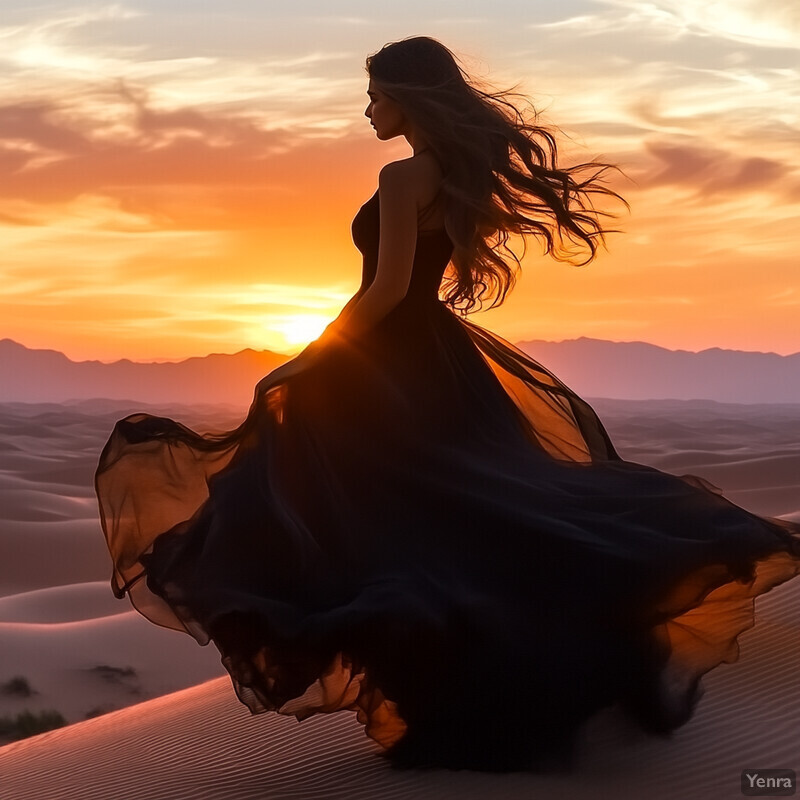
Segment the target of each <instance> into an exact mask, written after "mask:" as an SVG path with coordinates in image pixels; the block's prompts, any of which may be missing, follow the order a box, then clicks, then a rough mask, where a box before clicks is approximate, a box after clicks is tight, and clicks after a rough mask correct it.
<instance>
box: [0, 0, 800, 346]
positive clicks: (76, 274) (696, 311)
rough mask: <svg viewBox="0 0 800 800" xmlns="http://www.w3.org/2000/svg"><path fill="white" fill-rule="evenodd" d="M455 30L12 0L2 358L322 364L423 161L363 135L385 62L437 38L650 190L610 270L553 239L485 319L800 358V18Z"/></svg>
mask: <svg viewBox="0 0 800 800" xmlns="http://www.w3.org/2000/svg"><path fill="white" fill-rule="evenodd" d="M448 8H449V6H448ZM449 13H450V16H448V15H447V14H446V13H442V11H441V9H438V10H437V8H436V7H435V6H431V5H430V4H422V3H418V2H416V1H415V2H410V3H407V4H404V6H403V7H402V8H401V7H397V8H386V9H383V8H382V9H381V10H380V16H379V17H376V16H375V9H374V8H373V7H371V6H370V7H368V6H367V5H366V4H365V3H364V2H362V1H361V0H348V2H345V3H343V4H337V5H336V7H335V9H334V7H333V6H330V5H328V4H324V3H322V2H321V0H320V2H318V3H310V4H304V6H303V9H302V10H301V9H299V8H298V10H292V8H291V7H286V8H283V9H282V10H280V11H276V9H275V8H274V7H273V6H272V4H270V6H269V7H266V6H263V5H260V4H257V3H253V2H244V1H243V0H238V1H237V2H233V3H230V4H227V5H226V6H225V7H224V8H223V7H215V8H214V9H213V10H212V7H211V6H209V5H207V4H204V3H200V4H194V5H192V6H186V5H185V4H182V5H181V6H178V5H177V4H175V3H172V2H170V0H167V2H165V3H160V4H156V3H155V2H154V0H149V2H139V3H133V4H129V3H122V4H117V3H115V4H108V5H102V4H95V5H92V6H89V7H80V6H73V5H68V4H63V3H61V4H59V3H56V4H53V5H50V6H48V7H42V6H35V5H34V6H29V5H26V4H23V3H21V2H17V3H10V4H9V3H6V4H4V14H3V21H2V23H0V45H2V46H0V234H1V235H2V236H3V242H4V249H3V256H2V258H1V259H0V278H2V282H3V287H4V290H3V293H2V297H1V298H0V338H1V337H9V338H12V339H15V340H17V341H19V342H21V343H23V344H25V345H27V346H29V347H43V348H54V349H60V350H63V351H64V352H65V353H67V355H69V356H70V357H71V358H74V359H86V358H94V359H100V360H104V361H110V360H114V359H117V358H121V357H128V358H132V359H138V360H159V359H174V358H182V357H187V356H191V355H204V354H206V353H209V352H235V351H238V350H240V349H242V348H244V347H251V348H254V349H275V350H278V351H282V352H292V351H296V350H298V349H300V347H302V346H303V345H304V344H305V343H306V342H307V341H309V340H310V339H312V338H314V337H315V336H316V335H318V334H319V333H320V332H321V331H322V329H324V326H325V325H326V324H327V322H329V321H330V320H331V319H333V318H334V317H335V316H336V314H337V313H338V311H339V310H340V309H341V307H342V305H344V303H345V302H346V301H347V299H348V298H349V297H350V296H351V295H352V293H353V292H354V291H355V290H356V288H357V287H358V285H359V282H360V270H361V257H360V254H359V252H358V251H357V250H356V248H355V246H354V245H353V243H352V240H351V238H350V222H351V220H352V218H353V216H354V215H355V213H356V212H357V210H358V208H359V206H360V205H361V204H362V203H364V202H365V201H366V200H367V198H368V197H369V196H370V195H371V194H372V192H373V191H374V190H375V187H376V185H377V174H378V170H379V169H380V167H381V165H383V164H384V163H386V162H388V161H391V160H393V159H397V158H402V157H405V156H407V155H408V154H409V152H410V151H409V148H408V146H407V145H406V144H405V143H404V142H402V141H400V140H393V141H392V142H389V143H381V142H378V141H377V140H376V139H375V138H374V135H373V133H372V131H371V129H370V128H369V125H368V123H367V121H366V119H365V118H364V116H363V111H364V107H365V105H366V94H365V90H366V83H367V81H366V75H365V72H364V58H365V56H366V55H367V54H368V53H371V52H374V51H375V50H377V49H379V48H380V46H381V45H382V44H384V43H385V42H387V41H392V40H395V39H400V38H403V37H405V36H410V35H415V34H420V33H425V34H428V35H431V36H434V37H436V38H439V39H440V40H441V41H443V42H444V43H445V44H447V45H448V46H449V47H451V48H452V49H453V50H454V51H456V52H457V53H460V54H463V56H464V58H463V60H464V64H465V67H466V68H467V69H468V70H470V71H471V72H472V73H473V74H475V75H476V76H477V77H478V78H481V79H485V80H489V81H490V82H492V83H493V84H494V85H496V86H498V87H504V88H510V87H512V86H514V85H518V88H519V90H520V91H523V92H525V93H527V94H528V95H529V96H531V98H532V99H533V101H534V103H535V105H536V107H537V108H538V109H540V110H541V111H542V113H543V121H544V122H546V123H549V124H555V125H558V126H559V127H560V128H561V129H562V131H563V136H562V141H563V147H564V152H565V155H566V157H567V160H576V159H581V160H589V159H591V158H595V157H600V158H602V159H604V160H608V161H611V162H614V163H617V164H619V165H620V167H621V168H622V169H623V170H624V172H625V174H626V176H627V177H626V178H619V179H618V180H617V183H616V184H615V188H617V189H618V190H620V191H621V192H622V193H623V194H624V195H625V197H626V198H627V199H628V201H629V202H630V204H631V209H632V210H631V213H630V214H627V213H625V214H623V215H622V216H620V218H619V219H618V220H617V221H616V223H615V226H616V227H618V228H619V229H620V230H621V231H622V233H621V234H612V235H610V236H609V238H608V251H607V252H606V251H601V252H600V255H599V257H598V259H597V260H596V261H595V262H594V263H593V264H591V265H589V266H588V267H583V268H575V267H570V266H566V265H564V264H558V263H556V262H551V261H549V260H544V259H542V258H541V257H540V255H539V253H540V250H539V248H538V247H537V246H536V243H535V242H531V243H530V247H529V249H528V255H527V256H526V258H525V260H524V264H523V274H522V277H521V278H520V280H519V283H518V285H517V288H516V290H515V291H514V293H513V294H512V295H511V296H510V298H509V299H508V301H507V302H506V304H505V305H504V306H503V307H501V308H500V309H497V310H494V311H491V312H488V313H485V314H483V313H481V314H477V315H475V316H474V317H473V319H474V321H475V322H477V323H478V324H483V325H486V326H488V327H490V328H492V329H493V330H496V331H497V332H498V333H500V334H501V335H503V336H505V337H506V338H508V339H510V340H512V341H517V340H521V339H551V340H559V339H564V338H575V337H578V336H591V337H596V338H605V339H612V340H644V341H649V342H653V343H655V344H660V345H663V346H666V347H672V348H685V349H691V350H697V349H702V348H705V347H713V346H719V347H731V348H739V349H746V350H773V351H776V352H780V353H790V352H795V351H800V326H798V324H797V319H798V312H799V311H800V281H798V267H797V255H796V251H797V244H798V241H797V240H798V234H797V230H798V215H799V214H800V149H798V147H797V142H798V127H800V103H798V96H799V95H800V91H799V89H800V70H798V67H797V62H798V54H799V52H800V15H798V12H797V7H796V4H795V3H794V0H767V2H762V3H759V4H756V3H754V2H751V0H732V1H729V2H725V3H721V2H710V3H706V4H698V3H696V2H689V0H654V1H653V2H650V3H646V4H642V3H640V2H637V1H636V0H575V2H570V3H568V4H566V5H565V4H563V3H557V2H555V0H552V1H551V2H547V3H518V2H516V1H515V0H500V2H499V3H498V4H496V5H495V7H494V8H493V11H492V14H491V15H488V16H486V17H481V16H479V15H477V12H475V13H472V12H468V10H467V9H466V8H464V9H463V11H462V12H452V11H451V12H449ZM610 210H615V211H618V210H619V208H618V207H617V208H614V209H610Z"/></svg>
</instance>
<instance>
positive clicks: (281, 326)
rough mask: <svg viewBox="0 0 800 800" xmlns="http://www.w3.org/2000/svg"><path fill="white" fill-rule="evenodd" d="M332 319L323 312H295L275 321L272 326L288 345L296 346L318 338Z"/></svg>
mask: <svg viewBox="0 0 800 800" xmlns="http://www.w3.org/2000/svg"><path fill="white" fill-rule="evenodd" d="M330 321H331V320H330V317H326V316H323V315H322V314H293V315H292V316H288V317H285V318H284V319H283V320H281V321H280V322H278V323H274V324H273V326H272V327H274V329H275V330H276V331H277V332H278V333H279V334H280V335H281V336H282V337H283V340H284V341H285V342H286V345H287V346H288V347H296V346H297V345H306V344H308V343H309V342H311V341H313V340H314V339H316V338H318V337H319V336H320V335H321V334H322V332H323V331H324V330H325V326H326V325H327V324H328V323H329V322H330Z"/></svg>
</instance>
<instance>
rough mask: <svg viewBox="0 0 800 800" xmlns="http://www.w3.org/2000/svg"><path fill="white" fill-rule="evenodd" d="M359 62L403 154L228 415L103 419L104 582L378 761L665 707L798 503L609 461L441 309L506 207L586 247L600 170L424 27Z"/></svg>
mask: <svg viewBox="0 0 800 800" xmlns="http://www.w3.org/2000/svg"><path fill="white" fill-rule="evenodd" d="M367 68H368V72H369V76H370V82H369V87H368V94H369V105H368V106H367V109H366V116H367V117H368V118H369V119H370V122H371V123H372V126H373V127H374V128H375V133H376V136H377V137H378V138H379V139H381V140H389V139H393V138H395V137H397V136H404V137H405V138H406V139H407V140H408V143H409V144H410V145H411V147H412V149H413V155H412V156H410V157H409V158H405V159H401V160H399V161H396V162H394V163H391V164H387V165H386V166H385V167H384V168H383V169H382V170H381V172H380V176H379V181H378V184H379V185H378V190H377V191H376V192H375V194H374V195H373V196H372V197H371V198H370V199H369V200H368V201H367V202H366V203H365V204H364V205H363V206H362V207H361V209H360V210H359V211H358V213H357V214H356V216H355V219H354V220H353V226H352V233H353V238H354V241H355V244H356V245H357V247H358V248H359V249H360V251H361V253H362V255H363V268H362V269H363V272H362V277H363V279H362V284H361V287H360V288H359V290H358V292H357V293H356V294H355V295H354V297H353V298H352V299H351V300H350V302H348V304H347V305H346V306H345V308H344V310H343V311H342V313H341V314H340V316H339V317H338V318H337V319H336V320H335V321H334V322H333V323H332V324H331V325H330V326H329V327H328V329H327V330H326V332H325V333H324V334H323V336H321V337H320V339H318V340H317V341H316V342H313V343H312V344H311V345H309V347H308V348H306V350H305V351H304V352H303V353H301V354H300V355H299V356H298V357H297V358H295V359H293V360H292V361H290V362H289V363H288V364H286V365H284V366H282V367H279V368H278V369H276V370H274V371H273V372H271V373H270V374H269V375H267V376H266V377H265V378H264V379H263V380H262V381H261V382H260V384H259V385H258V387H257V389H256V393H255V398H254V401H253V405H252V406H251V409H250V411H249V413H248V415H247V417H246V419H245V420H244V422H243V423H242V424H241V425H240V426H239V427H238V428H237V429H236V430H234V431H231V432H229V433H226V434H224V435H219V436H210V435H207V436H200V435H198V434H196V433H194V432H192V431H190V430H189V429H187V428H185V427H184V426H182V425H180V424H178V423H176V422H173V421H172V420H169V419H163V418H157V417H152V416H148V415H145V414H137V415H134V416H131V417H128V418H127V419H124V420H121V421H120V422H119V423H117V426H116V427H115V430H114V432H113V434H112V436H111V438H110V440H109V442H108V444H107V445H106V448H105V449H104V451H103V454H102V456H101V459H100V465H99V467H98V472H97V493H98V497H99V500H100V508H101V516H102V521H103V527H104V530H105V533H106V536H107V539H108V543H109V548H110V551H111V554H112V557H113V560H114V565H115V570H114V577H113V587H114V591H115V593H116V594H117V596H119V597H123V596H124V595H125V594H126V593H127V594H128V595H129V596H130V599H131V601H132V602H133V603H134V605H135V606H136V608H138V610H139V611H141V612H142V613H143V614H145V615H146V616H147V617H148V618H149V619H151V620H152V621H154V622H156V623H159V624H161V625H165V626H169V627H173V628H176V629H178V630H184V631H187V632H189V633H190V634H192V635H193V636H194V637H195V638H196V639H197V640H198V641H199V642H200V643H201V644H205V643H207V642H208V641H213V642H214V643H215V645H216V646H217V647H218V648H219V650H220V652H221V654H222V661H223V663H224V665H225V667H226V668H227V669H228V671H229V673H230V675H231V678H232V681H233V686H234V688H235V690H236V692H237V693H238V696H239V698H240V699H241V700H242V702H244V703H245V704H246V705H247V706H248V707H249V708H250V710H251V711H252V712H253V713H258V712H264V711H270V710H274V711H278V712H279V713H282V714H293V715H295V716H296V717H297V718H298V719H299V720H302V719H305V718H306V717H308V716H310V715H312V714H315V713H319V712H334V711H339V710H343V709H350V710H355V711H356V712H357V714H358V719H359V720H360V721H361V722H362V723H363V724H364V725H365V729H366V733H367V735H368V736H370V737H372V738H373V739H374V740H376V741H377V742H379V743H380V744H381V745H382V746H383V748H384V751H383V752H384V754H385V755H386V756H387V757H388V758H389V759H390V762H391V763H392V764H393V765H395V766H422V765H434V766H443V767H450V768H470V769H481V770H510V769H540V770H545V769H553V768H564V767H567V768H568V767H569V766H570V764H571V763H572V762H571V757H572V753H573V746H574V742H575V737H576V733H577V731H578V730H579V728H580V726H581V724H582V723H583V722H584V721H585V720H586V719H588V718H589V717H590V716H591V715H592V714H594V713H595V712H596V711H598V710H599V709H601V708H604V707H606V706H609V705H612V704H618V705H619V706H620V707H621V708H623V709H625V710H626V711H627V712H628V713H629V714H630V715H631V716H632V717H633V718H634V719H635V720H637V721H638V723H639V724H640V725H641V727H642V728H643V729H644V730H646V731H648V732H651V733H656V734H663V735H666V734H668V733H669V732H670V731H672V730H674V729H675V728H677V727H678V726H680V725H682V724H683V723H685V722H686V721H687V720H688V719H689V717H690V716H691V714H692V711H693V709H694V707H695V705H696V702H697V700H698V698H699V696H700V678H701V676H702V675H703V674H704V673H705V672H707V671H708V670H710V669H711V668H713V667H714V666H716V665H718V664H719V663H721V662H722V661H732V660H735V659H736V654H737V642H736V639H737V636H738V635H739V634H740V633H741V632H742V631H743V630H745V629H747V628H748V627H750V626H751V625H752V624H753V598H755V597H756V596H757V595H759V594H762V593H763V592H766V591H768V590H769V589H770V588H772V587H773V586H775V585H777V584H779V583H781V582H782V581H785V580H787V579H788V578H790V577H791V576H793V575H796V574H797V573H798V571H800V527H798V526H797V525H793V524H790V523H788V522H785V521H781V520H770V519H763V518H760V517H757V516H755V515H753V514H750V513H748V512H746V511H744V510H742V509H740V508H738V507H736V506H734V505H733V504H731V503H729V502H728V501H726V500H725V499H724V498H723V497H721V496H719V495H718V494H716V493H715V492H714V491H712V490H711V489H710V487H708V485H707V484H704V483H703V482H702V481H701V480H700V479H695V478H688V477H687V478H677V477H674V476H671V475H667V474H664V473H661V472H658V471H656V470H654V469H651V468H648V467H644V466H641V465H637V464H632V463H628V462H625V461H623V460H621V459H620V458H619V457H618V455H617V454H616V453H615V451H614V448H613V446H612V444H611V442H610V440H609V438H608V436H607V434H606V432H605V430H604V429H603V426H602V424H601V423H600V421H599V420H598V419H597V417H596V415H595V414H594V412H593V411H592V409H591V408H590V407H589V406H588V405H587V404H586V403H585V402H583V401H582V400H581V399H580V398H579V397H577V396H576V395H575V394H574V393H573V392H571V391H570V390H569V389H568V388H567V387H565V386H564V385H563V384H562V383H561V382H560V381H559V380H558V379H557V378H555V377H554V376H553V375H551V374H550V373H549V372H548V371H547V370H545V369H544V368H543V367H541V366H540V365H538V364H537V363H536V362H534V361H533V360H532V359H530V358H529V357H527V356H526V355H525V354H523V353H521V352H520V351H519V350H517V349H515V348H514V347H512V346H511V345H509V344H508V343H507V342H505V341H503V340H502V339H501V338H499V337H497V336H495V335H494V334H492V333H490V332H489V331H487V330H485V329H483V328H481V327H479V326H477V325H474V324H472V323H471V322H469V321H467V320H466V319H464V318H463V313H462V314H456V313H454V312H455V311H456V310H458V311H460V312H467V311H469V310H470V309H472V308H474V307H476V306H478V305H480V304H481V303H482V302H483V301H485V300H491V301H492V304H493V305H496V304H498V303H499V302H502V300H503V298H504V297H505V295H506V293H507V292H508V290H509V289H510V288H511V286H512V285H513V279H514V274H515V273H514V270H513V269H512V268H511V267H510V266H509V263H508V262H509V261H513V260H514V258H515V256H514V254H513V253H512V252H511V251H510V250H508V249H507V248H506V247H505V243H506V241H507V239H508V236H509V234H511V233H514V234H520V235H522V236H523V237H524V236H527V235H533V236H534V237H536V238H538V239H539V240H540V241H542V242H543V244H544V249H545V251H546V252H547V253H550V254H551V255H553V256H555V257H557V258H563V259H569V258H572V259H575V258H576V257H577V251H576V247H582V248H583V249H584V252H585V254H586V257H585V260H591V258H592V257H593V256H594V253H595V249H596V245H597V243H598V241H600V240H601V239H602V235H603V232H604V231H603V228H602V227H601V225H600V222H599V219H600V217H601V214H600V212H596V211H594V209H593V207H592V204H591V196H592V195H593V194H598V193H599V194H614V193H613V192H611V191H610V190H608V189H606V188H604V186H603V183H602V175H603V172H604V171H605V169H607V168H606V167H604V166H603V165H600V164H584V165H579V166H577V167H573V168H570V169H565V168H563V167H561V166H560V165H559V164H558V163H557V151H556V146H555V141H554V139H553V137H552V136H551V135H550V134H549V133H548V132H547V131H545V130H544V129H542V128H540V127H537V126H536V125H534V124H532V123H529V122H527V121H526V120H525V118H524V116H523V115H522V114H521V113H520V112H519V111H518V110H517V109H516V108H515V106H514V105H513V104H512V103H511V101H510V99H509V98H510V97H511V95H510V94H508V93H506V94H501V93H495V94H490V93H488V92H484V91H482V90H481V89H479V88H478V87H477V86H475V85H474V83H473V82H472V81H470V80H469V79H468V78H467V77H466V76H465V74H464V73H463V72H462V70H461V69H460V67H459V66H458V64H457V62H456V61H455V59H454V57H453V55H452V54H451V53H450V51H449V50H447V49H446V48H445V47H444V46H443V45H441V44H440V43H438V42H437V41H435V40H433V39H430V38H427V37H415V38H411V39H406V40H403V41H400V42H396V43H393V44H389V45H387V46H385V47H384V48H382V49H381V50H380V51H379V52H378V53H376V54H375V55H373V56H371V57H370V58H368V60H367ZM582 176H584V177H582Z"/></svg>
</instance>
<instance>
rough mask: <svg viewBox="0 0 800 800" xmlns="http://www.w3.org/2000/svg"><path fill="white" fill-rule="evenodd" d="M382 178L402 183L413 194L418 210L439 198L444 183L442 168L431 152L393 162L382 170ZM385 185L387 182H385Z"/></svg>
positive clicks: (427, 151)
mask: <svg viewBox="0 0 800 800" xmlns="http://www.w3.org/2000/svg"><path fill="white" fill-rule="evenodd" d="M381 177H382V178H384V179H385V178H387V177H388V178H389V181H391V182H395V185H397V183H402V184H403V186H404V188H405V189H406V190H407V191H410V192H411V194H413V196H414V198H415V200H416V204H417V208H418V209H420V210H421V209H423V208H425V207H426V206H428V205H429V204H430V203H431V202H432V201H433V199H434V198H435V197H436V196H437V194H438V192H439V188H440V186H441V183H442V177H443V173H442V168H441V166H440V165H439V162H438V161H437V159H436V157H435V156H434V155H433V153H431V152H430V151H429V150H426V151H424V152H422V153H419V154H417V155H415V156H410V157H408V158H401V159H399V160H397V161H391V162H389V163H388V164H385V165H384V166H383V167H382V168H381ZM384 183H385V181H384Z"/></svg>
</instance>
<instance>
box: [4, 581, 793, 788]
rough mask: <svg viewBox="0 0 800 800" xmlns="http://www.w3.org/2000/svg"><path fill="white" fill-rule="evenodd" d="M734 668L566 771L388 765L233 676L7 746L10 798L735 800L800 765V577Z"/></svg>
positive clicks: (351, 735) (351, 726) (765, 600)
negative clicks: (745, 776) (683, 718)
mask: <svg viewBox="0 0 800 800" xmlns="http://www.w3.org/2000/svg"><path fill="white" fill-rule="evenodd" d="M758 612H759V621H758V624H757V625H756V627H755V628H754V629H752V630H750V631H747V632H745V633H744V634H742V636H741V637H740V642H741V656H740V660H739V661H738V662H737V663H736V664H732V665H722V666H721V667H720V668H718V669H717V670H714V671H713V672H712V673H710V674H709V675H707V676H706V678H705V686H706V694H705V695H704V697H703V698H702V699H701V701H700V704H699V706H698V709H697V712H696V713H695V716H694V717H693V718H692V719H691V720H690V721H689V722H688V723H687V724H686V725H685V726H684V727H683V728H681V729H679V730H678V731H677V732H676V733H675V734H674V735H673V736H672V738H670V739H661V738H655V737H649V736H646V735H644V734H641V733H639V732H638V731H637V730H634V729H633V728H632V727H631V726H629V725H628V724H627V723H626V722H625V721H624V720H623V719H622V718H621V717H620V715H619V714H618V713H617V712H616V711H615V710H614V709H609V710H607V711H604V712H602V713H601V714H598V715H597V716H596V717H594V718H593V719H591V720H590V721H589V722H588V723H587V725H586V727H585V729H584V732H583V737H582V741H581V751H580V752H581V757H580V760H579V763H578V769H577V771H576V772H575V774H573V775H571V776H549V777H544V776H536V775H532V774H526V773H521V772H517V773H510V774H507V775H490V774H483V773H476V772H471V771H447V770H411V771H396V770H392V769H391V768H390V767H388V765H387V764H386V762H385V761H384V760H382V759H381V758H380V757H379V756H378V753H379V752H380V749H379V748H378V746H377V745H375V743H374V742H372V741H371V740H369V739H367V738H366V737H365V736H364V734H363V729H362V727H361V726H360V725H359V724H358V723H357V721H356V719H355V716H354V715H353V714H352V713H351V712H339V713H337V714H333V715H318V716H316V717H312V718H310V719H308V720H305V721H304V722H302V723H298V722H296V721H295V720H294V719H293V718H290V717H281V716H278V715H276V714H266V715H262V716H259V717H251V716H249V714H248V713H247V711H246V710H245V709H244V707H243V706H241V705H239V704H238V702H237V701H236V700H234V698H233V695H232V692H231V689H230V686H229V684H228V681H227V680H226V679H220V680H215V681H212V682H209V683H205V684H202V685H200V686H197V687H194V688H192V689H188V690H185V691H182V692H179V693H177V694H173V695H170V696H167V697H162V698H159V699H157V700H153V701H150V702H147V703H143V704H140V705H136V706H133V707H131V708H128V709H124V710H122V711H118V712H116V713H113V714H108V715H106V716H103V717H99V718H97V719H92V720H88V721H86V722H83V723H79V724H77V725H72V726H70V727H68V728H65V729H62V730H60V731H53V732H51V733H47V734H43V735H41V736H38V737H35V738H33V739H28V740H26V741H23V742H19V743H16V744H12V745H7V746H6V747H4V748H0V774H2V776H3V798H4V800H72V799H73V798H74V799H75V800H112V799H114V800H115V799H116V798H122V797H124V798H126V800H139V799H140V798H141V800H145V798H146V800H183V799H184V798H185V800H190V799H191V800H197V799H198V798H202V799H203V800H262V799H263V798H270V800H277V799H278V798H303V800H314V798H348V799H349V800H360V799H361V798H363V799H364V800H368V799H369V800H372V798H376V797H381V798H454V799H455V798H459V800H463V799H464V798H500V797H502V798H504V799H505V798H509V799H513V798H520V799H521V798H526V800H527V799H528V798H532V797H546V798H552V799H553V800H582V799H583V798H586V799H587V800H589V798H591V800H596V799H597V798H604V797H605V798H611V797H614V798H636V800H639V798H643V797H647V798H648V800H661V798H664V800H674V798H676V797H677V798H687V800H689V799H692V800H693V799H694V798H698V800H699V798H703V800H732V798H735V797H740V796H741V792H740V774H741V771H742V770H744V769H748V770H751V769H765V768H788V769H795V770H798V769H800V748H799V747H798V742H800V738H799V733H798V728H797V719H798V718H800V670H798V669H797V665H798V664H799V663H800V581H792V582H790V583H788V584H784V585H782V586H780V587H778V588H777V589H774V590H773V591H772V592H771V593H769V594H767V595H766V596H764V597H762V598H761V599H760V600H759V601H758Z"/></svg>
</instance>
